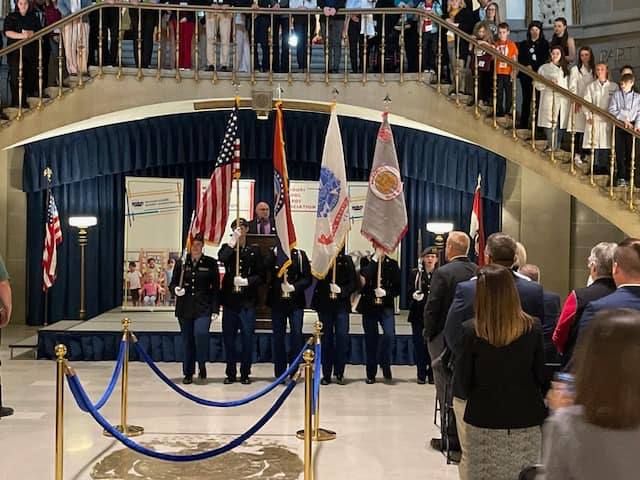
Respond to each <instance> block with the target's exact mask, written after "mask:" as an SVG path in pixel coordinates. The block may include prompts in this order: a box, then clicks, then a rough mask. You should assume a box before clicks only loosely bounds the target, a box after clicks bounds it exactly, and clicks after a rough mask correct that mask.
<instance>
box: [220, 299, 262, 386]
mask: <svg viewBox="0 0 640 480" xmlns="http://www.w3.org/2000/svg"><path fill="white" fill-rule="evenodd" d="M255 329H256V309H255V308H253V307H239V308H232V307H229V306H226V307H224V310H223V312H222V337H223V339H224V350H225V353H226V358H227V369H226V375H227V377H228V378H236V375H237V369H236V362H237V360H236V359H237V350H236V338H237V336H238V331H239V332H240V336H241V344H242V349H241V354H240V376H241V377H242V378H247V377H248V376H249V375H250V374H251V362H252V358H253V337H254V332H255Z"/></svg>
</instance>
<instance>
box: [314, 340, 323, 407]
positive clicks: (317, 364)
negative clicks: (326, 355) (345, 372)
mask: <svg viewBox="0 0 640 480" xmlns="http://www.w3.org/2000/svg"><path fill="white" fill-rule="evenodd" d="M321 378H322V344H321V343H320V342H318V343H316V353H315V357H314V365H313V398H312V400H311V402H312V403H311V405H312V410H311V411H312V412H313V414H314V415H315V414H316V413H317V411H318V405H319V402H318V400H319V398H320V379H321Z"/></svg>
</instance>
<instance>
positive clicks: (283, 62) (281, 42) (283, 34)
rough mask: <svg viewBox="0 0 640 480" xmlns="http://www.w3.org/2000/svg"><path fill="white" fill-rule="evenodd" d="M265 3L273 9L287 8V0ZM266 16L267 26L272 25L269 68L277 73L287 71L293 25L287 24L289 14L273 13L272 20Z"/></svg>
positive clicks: (273, 0)
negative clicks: (271, 55) (270, 62)
mask: <svg viewBox="0 0 640 480" xmlns="http://www.w3.org/2000/svg"><path fill="white" fill-rule="evenodd" d="M267 3H269V6H270V7H271V8H273V9H274V10H278V9H280V8H289V0H268V1H267ZM266 18H267V20H268V22H269V24H267V28H270V27H271V25H273V29H272V32H271V38H272V42H273V43H272V45H273V47H272V49H273V62H272V64H271V69H272V70H273V71H274V72H279V73H282V72H287V71H288V70H289V40H290V35H291V29H292V28H293V25H290V24H289V14H287V13H283V14H281V15H277V14H275V13H274V15H273V21H272V20H271V18H269V17H266ZM271 22H273V23H271ZM256 28H258V27H256ZM261 28H262V27H261ZM266 33H267V32H265V34H266Z"/></svg>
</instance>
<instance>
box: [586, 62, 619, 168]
mask: <svg viewBox="0 0 640 480" xmlns="http://www.w3.org/2000/svg"><path fill="white" fill-rule="evenodd" d="M617 91H618V85H617V84H616V83H615V82H612V81H610V80H609V67H607V65H606V64H605V63H599V64H597V65H596V80H595V81H593V82H591V83H590V84H589V85H588V86H587V89H586V91H585V94H584V99H585V100H586V101H587V102H590V103H593V104H594V105H595V106H596V107H598V108H601V109H602V110H604V111H608V109H609V104H610V103H611V98H612V97H613V95H614V94H615V93H616V92H617ZM584 115H585V122H586V127H585V132H584V142H583V144H582V148H583V149H585V150H586V151H592V152H593V153H594V155H595V158H594V161H593V170H594V173H595V174H596V175H603V174H608V173H609V162H608V158H609V152H610V150H611V128H612V126H611V123H609V122H608V121H606V120H605V119H604V118H603V117H601V116H600V115H597V114H594V113H592V112H591V111H589V109H586V111H585V112H584Z"/></svg>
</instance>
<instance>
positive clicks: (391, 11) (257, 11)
mask: <svg viewBox="0 0 640 480" xmlns="http://www.w3.org/2000/svg"><path fill="white" fill-rule="evenodd" d="M103 8H133V9H145V10H164V11H176V12H215V13H224V12H227V13H232V12H233V13H245V14H253V15H261V14H262V15H265V14H266V15H273V14H275V13H276V11H275V10H274V9H272V8H259V7H251V8H247V7H226V8H225V7H224V6H217V5H216V6H213V5H169V4H153V3H99V4H93V5H91V6H89V7H86V8H84V9H82V10H79V11H78V12H75V13H73V14H71V15H68V16H66V17H63V18H62V19H60V20H58V21H57V22H55V23H54V24H52V25H49V26H47V27H45V28H43V29H41V30H39V31H38V32H36V33H34V35H33V36H32V37H31V38H28V39H23V40H19V41H18V42H16V43H13V44H11V45H10V46H8V47H6V48H3V49H2V50H0V57H2V56H4V55H8V54H9V53H11V52H14V51H16V50H19V49H20V48H22V47H24V46H26V45H28V44H30V43H34V42H36V41H39V39H41V38H43V37H44V36H46V35H48V34H50V33H52V32H54V31H55V30H57V29H60V28H61V27H63V26H64V25H66V24H68V23H70V22H72V21H74V20H76V19H77V18H80V17H84V16H86V15H87V14H89V13H91V12H93V11H96V10H100V9H103ZM339 12H340V14H341V16H344V17H345V18H346V16H348V15H375V16H380V15H400V14H413V15H417V16H420V17H429V18H430V19H431V21H432V22H434V23H436V24H438V26H440V27H442V28H445V29H447V30H450V31H452V32H453V33H454V34H455V35H456V36H457V37H459V38H461V39H463V40H465V41H466V42H468V43H469V44H471V45H473V46H474V47H478V48H481V49H483V50H490V54H491V55H492V56H493V57H494V58H495V59H500V61H501V62H504V63H507V64H508V65H510V66H511V67H512V68H513V69H514V72H521V73H523V74H525V75H527V76H528V77H530V78H531V79H533V80H534V81H535V82H537V83H540V84H542V85H544V86H545V87H546V88H549V89H551V90H553V91H555V92H557V93H559V94H560V95H563V96H564V97H567V98H568V99H569V100H570V101H571V102H573V103H575V104H578V105H580V106H582V107H584V108H586V109H587V110H588V111H590V112H592V113H594V114H596V115H598V116H599V117H601V118H604V119H606V120H608V121H609V122H610V123H611V124H613V125H615V126H616V127H617V128H619V129H622V130H624V131H626V132H628V133H630V134H631V135H633V136H635V137H637V138H640V133H638V132H636V131H635V130H634V129H629V128H627V127H626V126H625V125H624V123H623V122H622V121H620V120H618V119H617V118H616V117H614V116H613V115H612V114H611V113H609V112H608V111H606V110H603V109H601V108H599V107H598V106H596V105H594V104H592V103H590V102H587V101H586V100H584V99H583V98H581V97H579V96H578V95H576V94H574V93H573V92H571V91H570V90H568V89H565V88H562V87H559V86H558V85H556V84H555V83H553V82H551V81H549V80H547V79H546V78H544V77H543V76H541V75H539V74H538V73H537V72H534V71H533V70H531V69H530V68H529V67H524V68H523V66H522V65H520V63H518V62H517V61H514V60H512V59H511V58H509V57H507V56H505V55H503V54H501V53H500V52H499V51H497V50H496V49H495V48H493V47H492V46H489V47H487V45H481V44H480V43H479V42H478V41H477V40H476V39H475V38H474V37H473V36H472V35H469V34H467V33H465V32H463V31H462V30H460V29H459V28H458V27H456V26H454V25H452V24H450V23H448V22H447V21H446V20H444V19H443V18H441V17H439V16H437V15H435V14H432V13H428V12H426V11H424V10H423V9H419V8H373V9H346V8H345V9H341V10H339ZM277 14H278V15H284V14H291V15H301V14H306V15H317V14H320V15H323V10H322V9H319V8H316V9H303V8H300V9H299V8H280V9H278V10H277Z"/></svg>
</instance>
